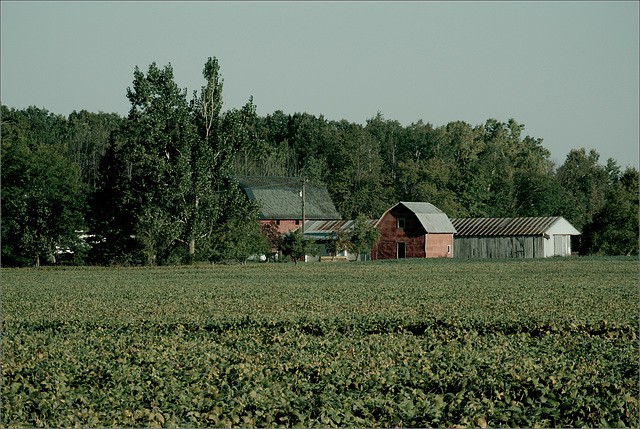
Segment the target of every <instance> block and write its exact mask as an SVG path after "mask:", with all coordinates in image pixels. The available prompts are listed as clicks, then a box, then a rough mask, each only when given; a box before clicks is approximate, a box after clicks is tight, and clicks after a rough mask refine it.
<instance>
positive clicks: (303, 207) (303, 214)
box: [302, 177, 305, 235]
mask: <svg viewBox="0 0 640 429" xmlns="http://www.w3.org/2000/svg"><path fill="white" fill-rule="evenodd" d="M304 211H305V202H304V177H303V178H302V235H304V222H305V212H304Z"/></svg>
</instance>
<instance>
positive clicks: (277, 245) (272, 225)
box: [262, 220, 282, 260]
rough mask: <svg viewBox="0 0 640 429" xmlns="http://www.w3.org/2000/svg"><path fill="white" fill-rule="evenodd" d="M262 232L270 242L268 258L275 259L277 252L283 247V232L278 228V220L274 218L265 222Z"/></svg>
mask: <svg viewBox="0 0 640 429" xmlns="http://www.w3.org/2000/svg"><path fill="white" fill-rule="evenodd" d="M262 234H264V236H265V238H266V240H267V244H268V249H267V253H266V256H267V260H272V259H275V257H276V254H277V253H278V252H280V250H281V249H282V234H281V233H280V231H279V230H278V226H277V225H276V222H275V221H273V220H272V221H270V222H269V223H265V224H263V225H262Z"/></svg>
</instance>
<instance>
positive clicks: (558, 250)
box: [553, 235, 566, 256]
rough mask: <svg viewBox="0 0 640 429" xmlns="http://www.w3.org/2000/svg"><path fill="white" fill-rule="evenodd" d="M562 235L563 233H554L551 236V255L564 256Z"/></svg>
mask: <svg viewBox="0 0 640 429" xmlns="http://www.w3.org/2000/svg"><path fill="white" fill-rule="evenodd" d="M564 243H565V240H564V236H563V235H554V236H553V256H565V254H566V252H565V249H564Z"/></svg>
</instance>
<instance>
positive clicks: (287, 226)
mask: <svg viewBox="0 0 640 429" xmlns="http://www.w3.org/2000/svg"><path fill="white" fill-rule="evenodd" d="M260 223H261V224H263V225H268V224H270V223H275V224H276V227H277V228H278V232H279V233H280V234H287V233H289V232H291V231H295V230H296V229H298V228H300V225H302V221H301V220H299V219H280V220H272V219H260Z"/></svg>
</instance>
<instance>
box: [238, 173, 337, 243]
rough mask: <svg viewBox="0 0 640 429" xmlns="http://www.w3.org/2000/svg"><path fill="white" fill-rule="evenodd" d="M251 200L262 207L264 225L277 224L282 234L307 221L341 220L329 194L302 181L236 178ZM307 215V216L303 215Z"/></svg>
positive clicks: (261, 217)
mask: <svg viewBox="0 0 640 429" xmlns="http://www.w3.org/2000/svg"><path fill="white" fill-rule="evenodd" d="M234 179H236V180H237V181H238V183H239V185H240V188H242V190H243V191H244V193H245V194H246V196H247V198H248V199H249V200H252V201H254V200H255V201H259V202H260V203H261V205H262V209H261V210H260V213H259V217H260V222H261V223H262V224H269V223H271V222H273V223H274V224H275V225H276V226H277V227H278V231H279V232H280V233H282V234H286V233H288V232H291V231H294V230H296V229H298V228H299V227H300V226H301V225H302V222H303V219H305V220H339V219H340V215H339V214H338V212H337V211H336V208H335V206H334V205H333V201H332V200H331V197H330V196H329V192H328V191H327V190H326V189H323V188H322V187H320V186H317V185H315V184H313V183H310V182H309V181H306V182H305V184H304V188H303V179H302V178H301V177H262V176H235V177H234ZM303 212H304V213H303Z"/></svg>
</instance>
